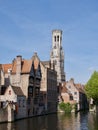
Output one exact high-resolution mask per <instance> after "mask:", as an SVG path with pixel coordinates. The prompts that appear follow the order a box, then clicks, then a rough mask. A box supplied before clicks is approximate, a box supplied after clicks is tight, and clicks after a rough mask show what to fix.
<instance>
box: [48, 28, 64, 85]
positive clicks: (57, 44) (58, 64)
mask: <svg viewBox="0 0 98 130" xmlns="http://www.w3.org/2000/svg"><path fill="white" fill-rule="evenodd" d="M50 60H51V65H54V67H55V70H56V71H57V83H58V84H59V83H62V82H64V81H65V72H64V51H63V48H62V31H61V30H53V31H52V49H51V55H50Z"/></svg>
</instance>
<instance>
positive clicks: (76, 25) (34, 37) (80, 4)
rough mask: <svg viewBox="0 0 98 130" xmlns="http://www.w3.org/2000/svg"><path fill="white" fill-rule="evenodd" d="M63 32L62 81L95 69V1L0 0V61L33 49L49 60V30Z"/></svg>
mask: <svg viewBox="0 0 98 130" xmlns="http://www.w3.org/2000/svg"><path fill="white" fill-rule="evenodd" d="M54 29H61V30H62V31H63V40H62V46H63V49H64V53H65V72H66V80H69V79H70V78H72V77H73V78H74V79H75V82H76V83H86V82H87V81H88V79H89V78H90V76H91V74H92V73H93V71H94V70H97V71H98V0H0V63H1V64H2V63H10V62H12V60H13V59H14V58H15V57H16V56H17V55H22V57H23V58H25V59H30V58H31V57H32V55H33V54H34V52H37V53H38V56H39V58H40V59H41V60H49V58H50V50H51V46H52V30H54Z"/></svg>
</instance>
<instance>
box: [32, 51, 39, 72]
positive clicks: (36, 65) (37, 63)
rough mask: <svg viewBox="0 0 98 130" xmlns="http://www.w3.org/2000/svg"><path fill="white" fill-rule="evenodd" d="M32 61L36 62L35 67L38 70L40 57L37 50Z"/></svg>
mask: <svg viewBox="0 0 98 130" xmlns="http://www.w3.org/2000/svg"><path fill="white" fill-rule="evenodd" d="M32 61H33V63H34V69H35V70H37V68H38V65H39V62H40V59H39V58H38V56H37V53H36V52H35V53H34V55H33V56H32Z"/></svg>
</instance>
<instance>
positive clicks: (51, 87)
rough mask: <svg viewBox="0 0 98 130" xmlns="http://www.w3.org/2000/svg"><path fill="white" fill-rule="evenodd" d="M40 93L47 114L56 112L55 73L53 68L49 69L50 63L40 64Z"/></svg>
mask: <svg viewBox="0 0 98 130" xmlns="http://www.w3.org/2000/svg"><path fill="white" fill-rule="evenodd" d="M41 71H42V79H41V88H40V90H41V92H43V93H44V95H45V96H44V97H45V98H46V99H45V110H46V111H47V112H48V113H53V112H57V101H58V95H57V72H56V71H55V69H54V68H51V62H50V61H44V62H41Z"/></svg>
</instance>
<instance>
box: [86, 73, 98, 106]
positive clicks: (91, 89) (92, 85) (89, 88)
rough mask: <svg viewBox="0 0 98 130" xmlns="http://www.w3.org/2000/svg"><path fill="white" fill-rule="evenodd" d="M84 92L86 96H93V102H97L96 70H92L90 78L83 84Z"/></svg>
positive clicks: (97, 78) (97, 84) (97, 75)
mask: <svg viewBox="0 0 98 130" xmlns="http://www.w3.org/2000/svg"><path fill="white" fill-rule="evenodd" d="M85 92H86V94H87V97H88V98H93V100H94V102H95V104H98V72H97V71H94V73H93V74H92V75H91V78H90V79H89V80H88V82H87V84H86V85H85Z"/></svg>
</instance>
